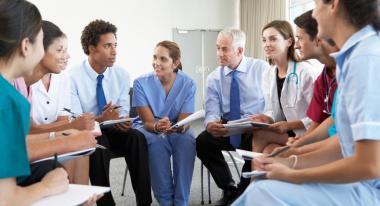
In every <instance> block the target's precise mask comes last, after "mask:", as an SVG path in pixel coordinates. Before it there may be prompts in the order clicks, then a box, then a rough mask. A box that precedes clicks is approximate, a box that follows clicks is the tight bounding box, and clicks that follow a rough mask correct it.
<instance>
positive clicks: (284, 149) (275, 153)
mask: <svg viewBox="0 0 380 206" xmlns="http://www.w3.org/2000/svg"><path fill="white" fill-rule="evenodd" d="M288 149H290V146H289V145H287V146H285V147H283V148H281V149H279V150H277V151H275V152H273V153H272V154H270V155H269V156H268V157H275V156H277V155H279V154H281V153H283V152H285V151H286V150H288Z"/></svg>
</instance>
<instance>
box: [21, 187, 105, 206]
mask: <svg viewBox="0 0 380 206" xmlns="http://www.w3.org/2000/svg"><path fill="white" fill-rule="evenodd" d="M109 191H110V188H109V187H99V186H90V185H75V184H70V185H69V189H68V190H67V191H66V192H64V193H62V194H58V195H53V196H49V197H45V198H43V199H41V200H39V201H38V202H35V203H33V204H32V206H52V205H54V206H74V205H81V204H83V203H85V202H86V201H87V200H88V198H90V197H92V196H93V195H94V194H96V195H101V194H104V193H106V192H109ZM21 198H22V197H21Z"/></svg>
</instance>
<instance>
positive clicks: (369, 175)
mask: <svg viewBox="0 0 380 206" xmlns="http://www.w3.org/2000/svg"><path fill="white" fill-rule="evenodd" d="M315 2H316V7H315V9H314V10H313V11H311V10H310V11H307V12H305V13H304V14H302V15H300V16H298V17H297V18H296V19H295V20H294V23H295V24H296V32H295V34H294V32H293V29H292V26H291V24H290V23H289V22H287V21H284V20H274V21H271V22H269V23H268V24H267V25H265V26H264V27H263V28H262V47H263V50H264V53H265V57H266V59H267V61H264V60H259V59H254V58H250V57H246V56H245V55H244V52H245V41H246V36H245V34H244V32H243V31H241V30H238V29H224V30H222V31H221V32H220V33H219V35H218V37H217V40H216V49H217V50H216V52H217V57H218V63H219V66H218V67H217V68H216V69H215V70H214V71H213V72H212V73H211V74H210V75H209V76H208V77H207V86H206V102H205V111H206V114H205V120H204V126H205V131H203V132H202V133H201V134H199V136H198V137H195V134H194V132H193V131H192V129H191V128H190V126H189V125H185V126H181V127H178V128H174V127H172V125H173V123H176V122H178V121H180V120H183V119H185V118H186V117H188V116H189V115H191V114H192V113H193V112H194V104H195V93H196V90H197V88H196V84H195V82H194V81H193V80H192V79H191V78H190V77H189V76H188V75H187V74H185V72H184V71H182V64H181V51H180V48H179V46H178V45H177V44H176V43H175V42H172V41H161V42H159V43H158V44H157V45H156V46H155V48H154V51H153V55H152V56H153V60H152V67H153V71H152V72H149V73H147V74H145V75H142V76H140V77H138V78H136V79H135V80H134V81H133V95H132V105H130V77H129V75H128V73H127V70H125V69H124V68H122V67H120V66H118V65H115V61H116V56H117V38H116V33H117V28H116V26H115V25H113V24H112V23H110V22H107V21H104V20H94V21H91V22H90V23H89V24H88V25H86V26H85V28H84V29H83V31H82V35H81V44H82V48H83V51H84V53H85V54H86V55H87V58H86V59H85V60H83V61H82V62H81V63H80V64H78V65H75V66H74V67H73V68H70V70H69V71H67V72H63V71H64V70H65V69H66V67H67V64H68V60H69V58H70V56H69V54H68V48H67V47H68V46H67V45H68V42H67V41H68V40H67V37H66V35H65V34H64V32H62V31H61V30H60V28H59V27H58V26H57V25H55V24H54V23H52V22H50V21H46V20H42V17H41V14H40V12H39V10H38V8H37V7H36V6H35V5H33V4H32V3H30V2H28V1H25V0H1V1H0V28H1V29H0V91H1V92H0V119H1V124H0V129H1V130H2V134H1V135H0V154H1V155H0V157H1V160H2V162H3V165H2V167H1V168H0V206H1V205H30V204H32V203H33V202H35V201H37V200H39V199H42V198H44V197H47V196H51V195H56V194H60V193H62V192H64V191H66V190H67V188H68V184H69V183H73V184H84V185H87V184H89V182H91V184H92V185H98V186H108V187H109V186H110V181H109V167H110V160H111V158H113V157H115V156H118V157H124V158H125V161H126V163H127V166H128V169H129V171H130V177H131V182H132V187H133V190H134V192H135V196H136V205H150V204H151V203H152V197H151V189H152V190H153V193H154V197H155V198H156V200H157V202H158V203H159V204H160V205H163V206H172V205H175V206H179V205H181V206H186V205H189V196H190V187H191V182H192V176H193V169H194V161H195V156H196V155H197V156H198V158H199V159H200V160H201V161H202V163H203V164H204V165H205V166H206V167H207V168H208V170H209V171H210V173H211V175H212V177H213V179H214V180H215V183H216V185H217V186H218V187H219V188H220V189H222V190H223V195H222V198H221V199H220V200H218V201H217V202H216V203H215V205H231V204H232V205H305V204H307V205H321V204H322V205H378V204H380V192H379V190H378V188H379V187H380V186H379V185H380V182H379V180H378V179H377V178H379V177H380V159H379V158H380V154H379V155H377V153H379V152H378V151H380V150H379V149H380V148H379V149H378V148H377V147H380V144H379V143H378V142H377V141H378V140H379V139H380V137H378V136H376V135H377V133H378V131H379V129H378V128H380V114H378V113H379V110H378V109H377V108H376V105H377V104H376V102H378V101H379V100H380V93H379V90H377V89H376V88H375V85H376V83H377V82H378V81H380V75H379V74H380V73H379V72H377V71H376V66H377V65H378V64H377V63H380V50H379V49H378V48H380V36H379V34H378V31H379V30H380V14H379V12H378V11H379V6H378V1H377V0H356V1H352V0H340V1H337V0H316V1H315ZM360 11H361V12H360ZM364 11H365V12H364ZM21 14H22V15H21ZM365 14H366V15H365ZM296 50H298V52H296ZM310 59H316V60H318V61H319V62H320V63H322V64H323V65H324V68H323V70H322V72H321V73H320V74H319V75H318V76H317V75H316V74H317V72H316V68H313V66H312V64H310V63H309V62H308V61H307V60H310ZM338 85H339V87H338ZM131 107H133V108H136V110H137V114H138V117H137V118H136V119H134V121H127V122H123V123H118V124H115V125H114V126H112V127H108V128H102V130H101V134H98V133H95V132H93V130H94V129H96V126H97V124H98V123H99V122H104V121H107V120H117V119H121V118H127V117H128V116H129V113H130V108H131ZM242 118H248V119H249V120H252V121H256V122H262V123H268V124H269V126H268V127H267V128H253V129H247V130H245V131H244V133H243V134H232V135H230V136H228V134H229V129H227V128H225V127H224V125H223V124H224V123H226V122H227V121H233V120H239V119H242ZM98 144H99V145H102V146H103V149H100V148H98V149H96V151H95V152H94V153H93V154H92V155H90V156H85V157H80V158H76V159H73V160H69V161H65V162H63V163H62V165H60V164H59V165H58V168H56V167H55V166H53V165H55V162H53V160H45V161H40V162H37V163H34V161H36V160H40V159H43V158H46V157H51V156H54V155H57V154H64V153H68V152H73V151H78V150H82V149H87V148H93V147H97V145H98ZM237 148H239V149H244V150H248V151H253V152H260V153H263V156H262V157H259V158H255V159H254V160H253V161H250V160H245V163H244V165H243V169H242V170H243V172H249V171H253V170H258V171H265V173H264V175H262V176H259V177H257V178H255V177H254V178H243V177H241V179H240V182H239V184H237V185H236V183H235V182H234V180H233V178H232V175H231V172H230V170H229V166H228V164H227V162H226V161H225V159H224V157H223V154H222V150H228V151H233V150H235V149H237ZM285 149H286V150H285ZM278 151H285V152H282V153H278V154H279V155H277V156H274V155H271V154H275V153H277V152H278ZM294 194H295V195H294ZM19 197H22V198H19ZM95 203H96V204H97V205H115V202H114V200H113V197H112V194H111V192H109V193H105V194H104V195H102V196H99V195H94V196H92V197H90V198H89V199H88V200H87V202H86V203H84V205H93V204H95Z"/></svg>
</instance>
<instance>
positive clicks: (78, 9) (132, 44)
mask: <svg viewBox="0 0 380 206" xmlns="http://www.w3.org/2000/svg"><path fill="white" fill-rule="evenodd" d="M30 1H31V2H32V3H34V4H35V5H36V6H37V7H38V8H39V9H40V11H41V14H42V16H43V19H46V20H49V21H52V22H53V23H55V24H57V25H58V26H59V27H60V28H61V29H62V30H63V31H64V32H65V33H66V35H67V36H68V38H69V52H70V55H71V59H70V63H69V68H70V65H73V64H77V63H79V62H81V61H82V59H84V58H85V55H84V53H83V51H82V48H81V45H80V35H81V32H82V30H83V28H84V27H85V25H87V24H88V23H89V22H90V21H91V20H94V19H104V20H107V21H110V22H111V23H113V24H115V25H116V26H117V27H118V33H117V35H118V57H117V58H118V59H117V64H119V65H122V66H123V67H125V68H126V69H127V70H128V71H129V73H130V74H131V76H132V78H136V77H137V76H139V75H141V74H143V73H146V72H149V71H151V59H152V53H153V49H154V46H155V44H156V43H158V42H159V41H161V40H165V39H167V40H171V39H172V28H181V29H222V28H225V27H238V26H239V8H238V7H239V0H65V1H58V0H30ZM215 61H216V60H215Z"/></svg>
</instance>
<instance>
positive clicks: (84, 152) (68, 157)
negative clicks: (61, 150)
mask: <svg viewBox="0 0 380 206" xmlns="http://www.w3.org/2000/svg"><path fill="white" fill-rule="evenodd" d="M95 150H96V148H95V147H92V148H88V149H84V150H79V151H75V152H69V153H65V154H60V155H58V157H57V159H58V162H64V161H67V160H71V159H75V158H78V157H82V156H88V155H91V154H92V153H94V152H95ZM53 159H54V156H51V157H47V158H44V159H40V160H36V161H34V162H32V164H34V163H37V162H42V161H45V160H53Z"/></svg>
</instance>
